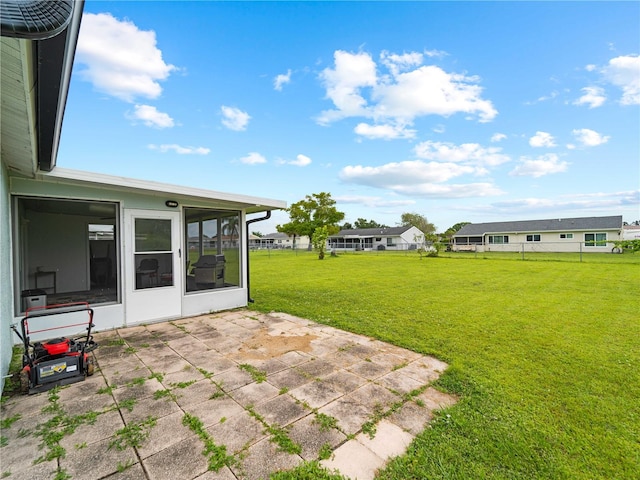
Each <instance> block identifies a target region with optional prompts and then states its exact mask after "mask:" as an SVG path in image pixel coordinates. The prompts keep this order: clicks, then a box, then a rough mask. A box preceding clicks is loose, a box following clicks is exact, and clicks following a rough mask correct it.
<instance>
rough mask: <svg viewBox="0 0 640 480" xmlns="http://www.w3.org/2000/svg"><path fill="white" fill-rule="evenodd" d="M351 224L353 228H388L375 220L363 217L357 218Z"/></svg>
mask: <svg viewBox="0 0 640 480" xmlns="http://www.w3.org/2000/svg"><path fill="white" fill-rule="evenodd" d="M353 225H354V227H355V228H389V227H387V226H386V225H383V224H381V223H378V222H376V221H375V220H366V219H364V218H359V219H357V220H356V222H355V223H354V224H353Z"/></svg>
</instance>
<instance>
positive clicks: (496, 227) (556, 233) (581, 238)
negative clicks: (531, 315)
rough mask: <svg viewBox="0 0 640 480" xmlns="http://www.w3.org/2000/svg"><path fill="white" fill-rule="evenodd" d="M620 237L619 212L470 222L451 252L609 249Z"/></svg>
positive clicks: (620, 219) (454, 239)
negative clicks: (605, 214) (603, 214)
mask: <svg viewBox="0 0 640 480" xmlns="http://www.w3.org/2000/svg"><path fill="white" fill-rule="evenodd" d="M616 240H622V215H614V216H608V217H584V218H554V219H548V220H524V221H512V222H491V223H471V224H469V225H465V226H464V227H462V228H461V229H460V230H459V231H458V232H457V233H456V234H455V235H454V236H453V237H452V244H451V249H452V250H453V251H477V252H520V251H528V252H532V251H533V252H610V251H611V250H612V247H613V245H612V244H611V242H613V241H616Z"/></svg>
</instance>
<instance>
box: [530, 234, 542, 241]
mask: <svg viewBox="0 0 640 480" xmlns="http://www.w3.org/2000/svg"><path fill="white" fill-rule="evenodd" d="M539 241H540V234H539V233H534V234H531V235H527V242H539Z"/></svg>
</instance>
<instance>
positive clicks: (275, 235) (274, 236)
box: [262, 232, 289, 240]
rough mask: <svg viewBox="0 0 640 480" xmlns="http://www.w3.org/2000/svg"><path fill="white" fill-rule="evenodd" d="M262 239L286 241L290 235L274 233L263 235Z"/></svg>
mask: <svg viewBox="0 0 640 480" xmlns="http://www.w3.org/2000/svg"><path fill="white" fill-rule="evenodd" d="M262 238H265V239H266V238H269V239H275V240H277V239H282V240H284V239H286V238H289V235H287V234H286V233H281V232H274V233H268V234H266V235H263V236H262Z"/></svg>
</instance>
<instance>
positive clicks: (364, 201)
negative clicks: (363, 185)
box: [334, 195, 416, 208]
mask: <svg viewBox="0 0 640 480" xmlns="http://www.w3.org/2000/svg"><path fill="white" fill-rule="evenodd" d="M334 199H335V201H336V202H337V203H342V204H358V205H364V206H366V207H370V208H376V207H385V208H388V207H404V206H408V205H415V203H416V201H415V200H389V199H388V198H383V197H375V196H367V195H338V196H336V197H334Z"/></svg>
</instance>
